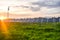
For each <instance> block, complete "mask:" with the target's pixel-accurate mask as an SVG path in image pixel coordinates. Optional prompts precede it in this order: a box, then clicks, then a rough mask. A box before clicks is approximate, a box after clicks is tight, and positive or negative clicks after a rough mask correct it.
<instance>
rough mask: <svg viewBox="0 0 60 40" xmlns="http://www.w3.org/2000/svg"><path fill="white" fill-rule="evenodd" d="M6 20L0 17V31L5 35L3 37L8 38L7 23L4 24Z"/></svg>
mask: <svg viewBox="0 0 60 40" xmlns="http://www.w3.org/2000/svg"><path fill="white" fill-rule="evenodd" d="M5 19H6V20H7V18H6V17H3V16H2V17H0V23H1V27H0V30H1V32H2V33H3V34H4V35H5V37H8V36H9V30H8V22H5V21H4V20H5Z"/></svg>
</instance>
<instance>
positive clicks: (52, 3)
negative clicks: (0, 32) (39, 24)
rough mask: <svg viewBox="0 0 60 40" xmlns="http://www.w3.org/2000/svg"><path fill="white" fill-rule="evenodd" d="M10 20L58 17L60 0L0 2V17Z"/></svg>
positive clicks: (3, 0) (5, 0)
mask: <svg viewBox="0 0 60 40" xmlns="http://www.w3.org/2000/svg"><path fill="white" fill-rule="evenodd" d="M8 7H9V15H10V16H9V17H10V18H35V17H59V16H60V0H0V16H7V13H8Z"/></svg>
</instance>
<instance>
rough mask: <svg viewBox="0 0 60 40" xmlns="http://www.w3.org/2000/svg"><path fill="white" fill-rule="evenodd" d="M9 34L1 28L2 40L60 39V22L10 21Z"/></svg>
mask: <svg viewBox="0 0 60 40" xmlns="http://www.w3.org/2000/svg"><path fill="white" fill-rule="evenodd" d="M7 28H8V31H9V36H8V37H6V36H4V33H2V32H1V30H0V40H60V23H19V22H10V23H9V25H8V26H7Z"/></svg>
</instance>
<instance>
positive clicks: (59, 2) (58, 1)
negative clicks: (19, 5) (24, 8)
mask: <svg viewBox="0 0 60 40" xmlns="http://www.w3.org/2000/svg"><path fill="white" fill-rule="evenodd" d="M32 5H39V6H44V7H60V0H42V1H41V0H39V1H37V2H32Z"/></svg>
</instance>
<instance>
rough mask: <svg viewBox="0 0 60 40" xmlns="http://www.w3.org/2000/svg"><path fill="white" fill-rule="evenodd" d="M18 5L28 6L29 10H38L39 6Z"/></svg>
mask: <svg viewBox="0 0 60 40" xmlns="http://www.w3.org/2000/svg"><path fill="white" fill-rule="evenodd" d="M20 7H22V8H29V9H30V10H31V11H40V7H39V6H36V5H35V6H25V5H21V6H20Z"/></svg>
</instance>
